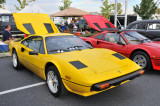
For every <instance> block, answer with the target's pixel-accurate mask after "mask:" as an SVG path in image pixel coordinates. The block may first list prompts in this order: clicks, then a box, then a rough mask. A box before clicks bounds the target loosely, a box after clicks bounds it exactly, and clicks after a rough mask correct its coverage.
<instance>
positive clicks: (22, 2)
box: [15, 0, 36, 11]
mask: <svg viewBox="0 0 160 106" xmlns="http://www.w3.org/2000/svg"><path fill="white" fill-rule="evenodd" d="M17 1H18V3H19V5H20V6H19V7H18V6H16V5H15V7H16V10H18V11H21V10H22V9H24V8H25V7H26V6H28V5H29V2H33V1H36V0H17Z"/></svg>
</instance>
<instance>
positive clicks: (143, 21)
mask: <svg viewBox="0 0 160 106" xmlns="http://www.w3.org/2000/svg"><path fill="white" fill-rule="evenodd" d="M137 23H160V20H139V21H134V22H132V23H130V24H129V25H128V26H127V29H130V28H131V27H132V26H133V25H135V24H137Z"/></svg>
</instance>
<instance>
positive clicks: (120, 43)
mask: <svg viewBox="0 0 160 106" xmlns="http://www.w3.org/2000/svg"><path fill="white" fill-rule="evenodd" d="M117 44H119V45H123V46H124V45H126V44H124V43H122V42H117Z"/></svg>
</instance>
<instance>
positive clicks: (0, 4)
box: [0, 0, 6, 8]
mask: <svg viewBox="0 0 160 106" xmlns="http://www.w3.org/2000/svg"><path fill="white" fill-rule="evenodd" d="M4 3H6V0H0V8H4V6H3V4H4Z"/></svg>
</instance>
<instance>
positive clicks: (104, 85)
mask: <svg viewBox="0 0 160 106" xmlns="http://www.w3.org/2000/svg"><path fill="white" fill-rule="evenodd" d="M109 86H110V83H105V84H102V85H100V89H105V88H108V87H109Z"/></svg>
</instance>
